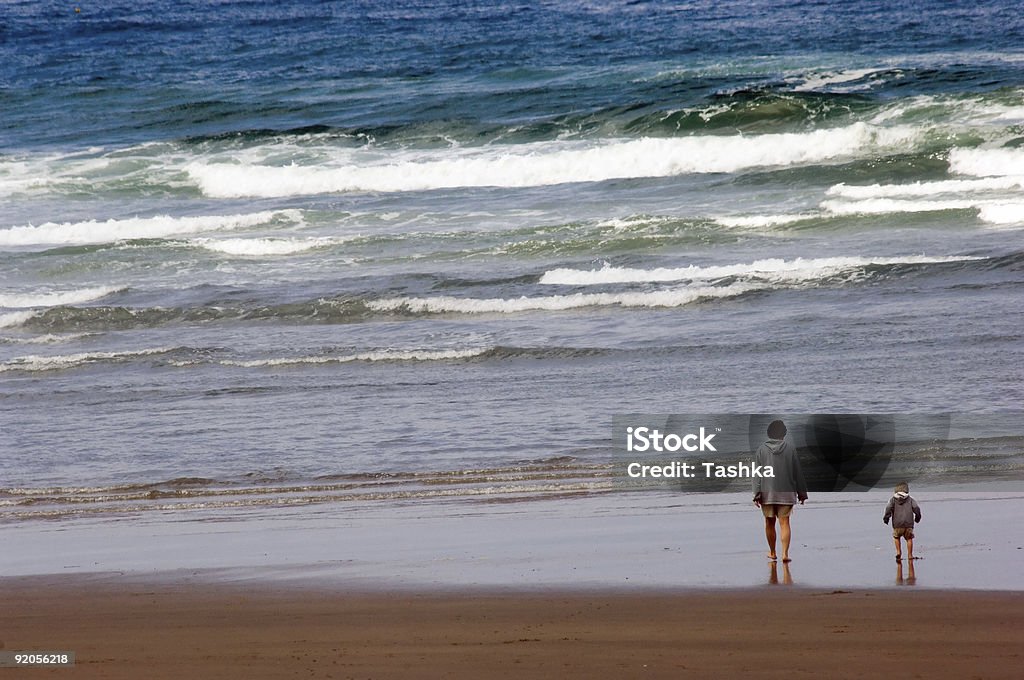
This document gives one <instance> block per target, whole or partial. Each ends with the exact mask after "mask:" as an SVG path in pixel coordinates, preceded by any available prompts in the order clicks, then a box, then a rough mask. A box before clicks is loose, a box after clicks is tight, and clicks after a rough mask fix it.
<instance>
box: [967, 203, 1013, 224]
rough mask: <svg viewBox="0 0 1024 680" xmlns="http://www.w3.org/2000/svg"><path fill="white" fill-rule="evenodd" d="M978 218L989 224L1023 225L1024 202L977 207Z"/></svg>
mask: <svg viewBox="0 0 1024 680" xmlns="http://www.w3.org/2000/svg"><path fill="white" fill-rule="evenodd" d="M978 218H979V219H981V220H982V221H984V222H988V223H990V224H1024V202H1018V203H990V204H987V205H982V206H979V207H978Z"/></svg>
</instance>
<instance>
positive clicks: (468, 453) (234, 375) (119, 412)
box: [0, 0, 1024, 522]
mask: <svg viewBox="0 0 1024 680" xmlns="http://www.w3.org/2000/svg"><path fill="white" fill-rule="evenodd" d="M1022 30H1024V18H1022V15H1021V13H1020V11H1019V7H1018V6H1017V4H1016V3H1013V2H997V3H988V4H986V5H984V6H978V5H977V4H976V3H971V2H942V3H938V2H935V3H932V2H925V3H914V4H911V5H899V6H895V5H893V4H892V3H882V2H866V1H862V2H851V3H842V4H832V3H817V2H791V3H777V2H714V3H702V2H689V3H679V2H670V1H668V0H652V1H650V2H629V3H625V2H598V1H585V0H551V1H548V2H537V3H534V2H511V3H503V2H459V3H449V2H440V1H428V0H419V1H414V2H405V3H385V2H372V1H358V0H357V1H353V2H345V3H330V2H306V1H299V0H285V1H282V2H276V3H272V4H264V3H249V2H207V1H205V0H204V1H202V2H200V1H192V0H182V1H178V2H173V3H171V2H163V1H156V2H146V3H141V4H140V3H138V2H117V1H114V2H104V3H87V2H83V3H81V4H80V5H79V6H77V7H75V6H74V5H73V4H70V3H58V2H46V1H42V2H40V1H31V2H29V1H27V0H26V1H12V2H5V3H3V5H2V6H0V460H2V466H0V468H2V469H0V511H2V514H0V519H2V521H5V522H6V521H10V522H20V521H36V520H39V519H58V520H59V519H63V518H68V517H71V518H75V517H82V516H95V515H103V516H111V517H113V516H117V517H122V516H124V515H125V514H126V513H127V514H129V515H132V514H133V513H146V512H159V513H171V514H170V515H169V516H172V517H173V516H177V515H176V514H175V513H183V515H182V516H187V515H188V513H189V512H194V511H197V510H200V509H205V511H207V512H213V513H215V514H216V513H223V516H230V514H231V513H234V512H238V511H240V510H242V509H245V508H254V507H259V508H263V509H264V510H268V509H269V510H271V511H272V509H273V508H279V507H282V506H307V505H308V506H311V507H321V506H323V505H324V504H328V503H336V504H337V503H340V502H345V503H349V504H359V505H362V504H367V503H368V504H374V503H381V502H384V503H405V502H420V501H422V502H427V503H434V504H437V503H445V502H449V501H452V500H479V499H518V500H524V499H525V500H529V499H539V498H550V497H553V496H556V497H558V496H561V495H574V494H581V495H589V494H594V493H597V492H601V491H606V490H609V489H610V488H612V484H611V481H610V480H609V477H610V475H611V474H612V471H611V458H610V453H609V447H610V440H611V421H612V417H613V416H615V415H616V414H620V413H627V412H637V413H643V412H702V413H706V412H739V413H744V412H802V413H818V412H831V411H838V412H894V413H912V412H928V413H932V412H946V411H953V412H960V413H965V412H966V413H972V412H989V413H991V412H999V411H1005V410H1008V409H1016V408H1019V406H1020V404H1021V401H1022V399H1024V380H1022V377H1024V375H1022V373H1024V368H1022V367H1024V343H1022V331H1024V324H1022V319H1024V314H1022V313H1024V246H1022V238H1024V50H1022V49H1021V35H1022ZM1003 448H1004V449H1005V450H1006V451H1008V452H1009V453H1008V454H1007V455H1008V456H1009V460H1010V461H1011V463H1010V464H1011V467H1013V469H1015V470H1017V471H1018V472H1019V470H1020V466H1021V457H1020V454H1021V451H1022V444H1021V440H1020V439H1015V440H1011V441H1009V442H1004V446H1003ZM964 451H966V449H964ZM965 455H966V454H965ZM949 465H950V469H959V470H960V471H961V472H962V471H964V470H967V471H968V472H969V471H970V469H971V466H970V464H962V461H961V464H957V461H955V460H954V461H952V462H949ZM338 507H342V506H338Z"/></svg>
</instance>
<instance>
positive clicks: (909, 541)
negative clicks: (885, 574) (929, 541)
mask: <svg viewBox="0 0 1024 680" xmlns="http://www.w3.org/2000/svg"><path fill="white" fill-rule="evenodd" d="M907 559H908V560H912V559H914V539H912V538H908V539H907Z"/></svg>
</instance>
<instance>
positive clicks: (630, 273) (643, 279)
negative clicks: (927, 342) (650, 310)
mask: <svg viewBox="0 0 1024 680" xmlns="http://www.w3.org/2000/svg"><path fill="white" fill-rule="evenodd" d="M973 259H978V258H974V257H967V256H965V257H925V256H923V255H922V256H906V257H825V258H808V259H804V258H799V257H798V258H796V259H795V260H783V259H767V260H757V261H756V262H751V263H750V264H734V265H721V266H710V267H699V266H695V265H691V266H689V267H679V268H664V267H661V268H658V269H632V268H629V267H609V266H606V267H604V268H602V269H596V270H580V269H553V270H551V271H549V272H545V274H544V275H543V276H542V277H541V279H540V283H542V284H549V285H561V286H595V285H604V284H615V283H658V282H664V281H707V280H714V279H721V278H724V277H733V276H735V277H744V278H753V279H759V280H766V281H770V282H773V283H798V282H802V281H814V280H818V279H823V278H827V277H831V276H835V275H837V274H841V273H844V272H851V273H853V272H855V271H857V270H860V269H862V268H863V267H867V266H869V265H893V264H933V263H941V262H959V261H962V260H973Z"/></svg>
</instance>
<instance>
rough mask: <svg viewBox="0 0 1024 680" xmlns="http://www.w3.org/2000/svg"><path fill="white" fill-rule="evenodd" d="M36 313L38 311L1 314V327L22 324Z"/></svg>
mask: <svg viewBox="0 0 1024 680" xmlns="http://www.w3.org/2000/svg"><path fill="white" fill-rule="evenodd" d="M36 314H38V312H8V313H7V314H0V328H13V327H14V326H20V325H22V324H23V323H25V322H26V321H28V320H29V319H31V318H32V317H34V316H35V315H36Z"/></svg>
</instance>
